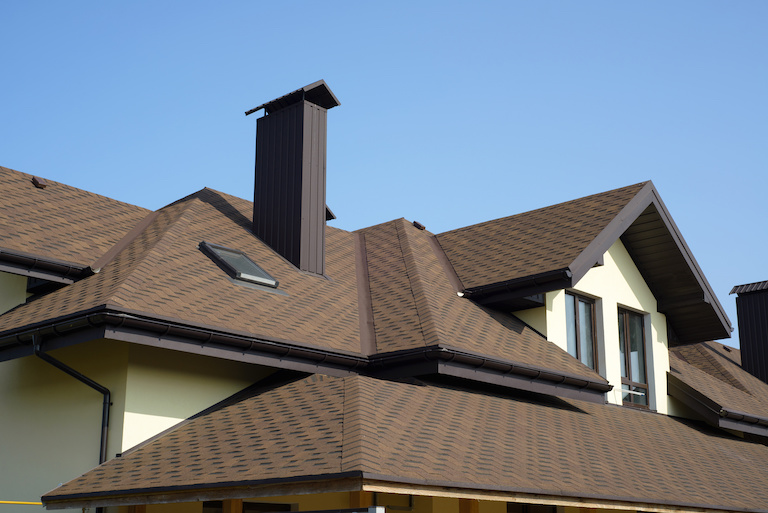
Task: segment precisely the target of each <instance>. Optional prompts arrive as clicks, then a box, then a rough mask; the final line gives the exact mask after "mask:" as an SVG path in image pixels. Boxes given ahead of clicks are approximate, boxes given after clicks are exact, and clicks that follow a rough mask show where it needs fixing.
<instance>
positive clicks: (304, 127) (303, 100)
mask: <svg viewBox="0 0 768 513" xmlns="http://www.w3.org/2000/svg"><path fill="white" fill-rule="evenodd" d="M338 104H339V102H338V100H337V99H336V97H335V96H333V93H332V92H331V91H330V89H328V86H327V85H325V82H323V81H322V80H321V81H319V82H315V83H314V84H311V85H309V86H307V87H304V88H302V89H299V90H297V91H294V92H292V93H289V94H287V95H285V96H283V97H281V98H278V99H276V100H273V101H271V102H268V103H265V104H263V105H261V106H259V107H256V108H255V109H252V110H250V111H248V112H246V115H247V114H250V113H252V112H255V111H256V110H259V109H261V108H263V109H264V110H265V112H266V115H265V116H263V117H261V118H259V119H258V121H257V123H256V170H255V174H256V177H255V183H254V204H253V231H254V234H256V235H257V236H258V237H259V238H261V239H262V240H263V241H264V242H266V243H267V244H269V245H270V247H272V249H274V250H275V251H277V252H278V253H279V254H281V255H282V256H283V257H285V258H286V259H287V260H288V261H290V262H291V263H292V264H293V265H295V266H296V267H298V268H300V269H302V270H305V271H309V272H313V273H316V274H324V272H325V220H326V206H325V162H326V132H327V130H326V126H327V116H328V113H327V109H329V108H332V107H335V106H336V105H338Z"/></svg>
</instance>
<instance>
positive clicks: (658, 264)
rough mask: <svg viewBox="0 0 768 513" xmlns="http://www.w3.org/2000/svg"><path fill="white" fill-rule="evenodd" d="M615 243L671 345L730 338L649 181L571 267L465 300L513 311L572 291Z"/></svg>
mask: <svg viewBox="0 0 768 513" xmlns="http://www.w3.org/2000/svg"><path fill="white" fill-rule="evenodd" d="M617 240H621V242H622V243H623V244H624V246H625V247H626V249H627V251H628V252H629V254H630V256H631V257H632V259H633V261H634V262H635V265H637V268H638V270H639V271H640V273H641V274H642V275H643V278H644V279H645V281H646V283H647V284H648V287H649V288H650V289H651V292H653V294H654V296H655V297H656V299H657V300H658V309H659V311H660V312H662V313H664V314H665V315H666V316H667V319H668V321H669V323H670V324H671V326H672V328H673V331H674V332H675V334H676V335H677V340H671V341H670V345H671V346H674V345H679V344H690V343H696V342H704V341H708V340H717V339H722V338H729V337H730V336H731V332H732V331H733V328H732V327H731V322H730V320H729V319H728V316H727V315H726V313H725V309H724V308H723V307H722V305H721V304H720V302H719V301H718V299H717V297H716V296H715V293H714V292H713V290H712V287H711V286H710V284H709V282H708V281H707V279H706V277H705V276H704V273H703V272H702V271H701V268H700V267H699V264H698V263H697V262H696V259H695V258H694V257H693V253H692V252H691V250H690V248H689V247H688V244H686V242H685V240H684V239H683V236H682V234H681V233H680V230H679V229H678V228H677V225H676V224H675V222H674V220H673V219H672V216H671V215H670V214H669V211H668V210H667V207H666V206H665V205H664V202H663V201H662V200H661V197H660V196H659V193H658V192H657V191H656V188H655V187H654V186H653V183H651V182H648V183H647V184H646V185H645V186H644V187H643V188H642V189H640V191H639V192H638V193H637V194H636V195H635V196H634V197H633V198H632V199H631V200H630V201H629V202H628V203H627V204H626V206H625V207H624V208H623V209H622V210H621V211H620V212H619V214H618V215H617V216H615V217H614V218H613V220H612V221H610V222H609V223H608V225H607V226H606V227H605V228H604V229H603V230H602V231H601V232H600V233H599V234H598V236H597V237H595V239H593V240H592V242H591V243H590V244H589V245H588V246H587V247H586V248H585V249H584V250H583V251H582V252H581V253H580V254H579V255H578V256H577V257H576V258H575V259H574V261H573V262H571V264H570V265H569V266H568V267H567V268H564V269H556V270H553V271H549V272H546V273H540V274H538V275H535V276H527V277H522V278H517V279H515V280H511V281H507V282H502V283H495V284H489V285H484V286H482V287H475V288H470V289H467V290H465V291H464V292H465V295H466V296H467V297H469V298H471V299H473V300H474V301H477V302H479V303H481V304H484V305H487V306H491V307H494V308H509V307H510V306H513V305H515V304H516V303H515V302H516V301H518V300H519V299H521V298H525V297H527V296H531V295H532V294H539V293H543V292H550V291H553V290H559V289H564V288H569V287H573V286H575V285H576V284H577V283H578V282H579V280H581V278H583V277H584V275H586V274H587V272H588V271H589V270H590V269H591V268H592V267H594V266H595V265H596V264H598V263H599V262H601V259H602V257H603V255H604V254H605V252H606V251H608V249H609V248H610V247H611V246H612V245H613V244H614V243H615V242H616V241H617Z"/></svg>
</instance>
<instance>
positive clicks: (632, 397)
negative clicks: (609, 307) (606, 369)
mask: <svg viewBox="0 0 768 513" xmlns="http://www.w3.org/2000/svg"><path fill="white" fill-rule="evenodd" d="M619 351H620V352H621V389H622V400H623V402H624V404H626V405H631V406H641V407H645V408H647V407H648V377H647V374H646V370H645V367H646V365H645V328H644V322H643V316H642V315H641V314H638V313H635V312H630V311H629V310H624V309H621V308H619Z"/></svg>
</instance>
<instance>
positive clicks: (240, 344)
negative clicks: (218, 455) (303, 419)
mask: <svg viewBox="0 0 768 513" xmlns="http://www.w3.org/2000/svg"><path fill="white" fill-rule="evenodd" d="M105 338H106V339H111V340H120V341H124V342H131V343H135V344H142V345H148V346H154V347H162V348H166V349H173V350H176V351H182V352H186V353H192V354H199V355H204V356H213V357H216V358H222V359H227V360H235V361H240V362H247V363H253V364H257V365H268V366H270V367H275V368H279V369H288V370H294V371H300V372H308V373H317V372H321V373H324V374H329V375H332V376H343V375H347V374H349V373H350V372H351V371H352V370H354V369H356V368H360V367H364V366H365V365H366V363H367V360H366V358H365V357H363V356H361V355H358V354H354V353H345V352H340V351H330V350H327V349H324V348H319V347H311V346H308V345H302V344H298V343H296V342H292V341H287V340H278V339H273V338H269V337H257V336H254V335H252V334H248V333H234V332H224V331H221V330H217V329H215V328H212V327H208V326H204V325H191V324H181V323H179V322H175V321H171V320H163V319H158V318H149V317H146V316H143V315H141V314H140V313H137V312H131V311H129V310H121V309H118V308H115V307H110V308H107V307H100V308H96V309H93V310H90V311H86V312H81V313H78V314H76V315H73V316H65V317H61V318H58V319H54V320H51V321H46V322H45V323H38V324H33V325H27V326H25V327H24V328H22V329H19V330H9V331H6V332H4V333H0V362H2V361H6V360H11V359H14V358H20V357H23V356H29V355H31V354H33V352H34V348H33V342H37V343H40V344H42V345H43V346H44V348H45V350H52V349H58V348H61V347H67V346H71V345H75V344H79V343H82V342H85V341H88V340H99V339H105Z"/></svg>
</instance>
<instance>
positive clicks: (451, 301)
mask: <svg viewBox="0 0 768 513" xmlns="http://www.w3.org/2000/svg"><path fill="white" fill-rule="evenodd" d="M361 232H362V233H363V234H364V235H365V241H366V248H367V256H368V273H369V281H370V289H371V298H372V304H373V318H374V326H375V333H376V346H377V348H378V351H379V353H386V352H390V351H398V350H408V349H414V348H418V347H426V346H432V345H440V346H442V347H449V348H455V349H461V350H464V351H469V352H472V353H476V354H482V355H486V356H489V357H496V358H501V359H505V360H509V361H513V362H517V363H522V364H526V365H529V366H531V367H536V368H540V369H550V370H553V371H557V372H564V373H569V374H573V375H580V376H585V377H586V378H588V379H592V380H597V381H604V379H603V378H602V377H601V376H599V375H598V374H597V373H595V372H594V371H593V370H591V369H589V368H588V367H586V366H585V365H584V364H582V363H581V362H580V361H578V360H577V359H575V358H573V357H572V356H571V355H569V354H568V353H567V352H565V351H563V350H562V349H560V348H559V347H557V346H556V345H555V344H552V343H551V342H549V341H547V340H546V338H545V337H543V336H542V335H541V334H539V333H538V332H536V331H535V330H533V329H531V328H530V327H529V326H528V325H526V324H525V323H523V322H522V321H520V320H519V319H518V318H517V317H515V316H513V315H510V314H506V313H503V312H499V311H494V310H491V309H489V308H485V307H482V306H480V305H477V304H476V303H474V302H472V301H470V300H468V299H466V298H463V297H459V296H457V294H456V291H455V290H454V288H453V286H452V285H451V283H450V281H449V278H448V276H447V274H446V270H445V269H444V268H443V266H442V265H441V263H440V260H439V258H438V255H437V254H436V251H439V247H436V245H432V244H430V240H429V239H430V238H431V237H433V235H432V234H430V233H429V232H427V231H425V230H419V229H418V228H416V227H414V226H413V224H411V223H407V222H406V221H405V220H403V219H398V220H396V221H391V222H389V223H385V224H383V225H378V226H375V227H372V228H367V229H364V230H361Z"/></svg>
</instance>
